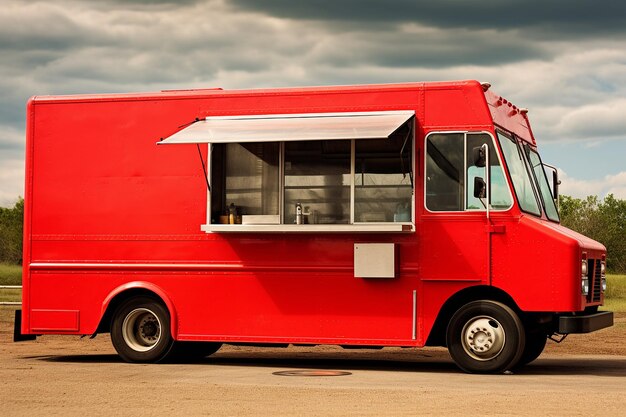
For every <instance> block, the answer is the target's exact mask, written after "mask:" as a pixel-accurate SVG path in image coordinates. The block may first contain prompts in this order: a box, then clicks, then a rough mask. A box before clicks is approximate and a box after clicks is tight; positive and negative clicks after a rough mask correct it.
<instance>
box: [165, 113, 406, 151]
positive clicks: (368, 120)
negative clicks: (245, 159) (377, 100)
mask: <svg viewBox="0 0 626 417" xmlns="http://www.w3.org/2000/svg"><path fill="white" fill-rule="evenodd" d="M414 115H415V112H414V111H382V112H360V113H307V114H265V115H255V116H223V117H207V118H206V119H205V120H200V121H198V122H195V123H194V124H192V125H190V126H187V127H186V128H184V129H182V130H180V131H179V132H176V133H174V134H173V135H172V136H170V137H168V138H165V139H163V140H162V141H160V142H159V144H174V143H230V142H232V143H245V142H282V141H301V140H333V139H334V140H340V139H384V138H388V137H389V136H390V135H391V134H392V133H393V132H394V131H395V130H396V129H398V128H399V127H400V126H402V124H403V123H405V122H406V121H407V120H409V119H410V118H411V117H413V116H414Z"/></svg>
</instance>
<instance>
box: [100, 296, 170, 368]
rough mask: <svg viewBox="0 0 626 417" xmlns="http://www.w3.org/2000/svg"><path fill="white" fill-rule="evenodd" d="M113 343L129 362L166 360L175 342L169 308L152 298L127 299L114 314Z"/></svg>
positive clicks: (112, 326) (112, 325) (112, 324)
mask: <svg viewBox="0 0 626 417" xmlns="http://www.w3.org/2000/svg"><path fill="white" fill-rule="evenodd" d="M111 342H112V343H113V347H115V350H116V351H117V353H118V354H119V355H120V356H121V357H122V359H124V360H125V361H127V362H159V361H161V360H163V359H164V358H165V357H166V356H167V355H168V354H169V352H170V350H171V349H172V346H173V345H174V339H173V338H172V335H171V333H170V315H169V312H168V311H167V308H165V306H164V305H163V304H162V303H161V302H159V301H157V300H154V299H152V298H149V297H134V298H131V299H128V300H126V301H125V302H124V303H122V304H121V305H120V306H119V307H118V309H117V310H116V311H115V314H114V315H113V322H112V323H111Z"/></svg>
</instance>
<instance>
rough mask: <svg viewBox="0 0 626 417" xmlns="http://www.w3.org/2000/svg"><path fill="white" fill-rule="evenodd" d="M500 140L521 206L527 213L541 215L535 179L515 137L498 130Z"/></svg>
mask: <svg viewBox="0 0 626 417" xmlns="http://www.w3.org/2000/svg"><path fill="white" fill-rule="evenodd" d="M498 141H499V142H500V147H501V148H502V153H503V154H504V160H505V161H506V164H507V166H508V168H509V173H510V174H511V180H512V182H513V189H514V190H515V195H516V196H517V201H518V202H519V205H520V208H521V209H522V210H523V211H525V212H527V213H531V214H534V215H536V216H541V209H540V208H539V202H538V201H537V197H536V195H535V189H534V187H533V180H532V179H531V176H530V173H529V172H528V170H527V169H526V163H525V162H524V160H525V158H524V155H523V153H522V151H521V149H520V148H519V146H517V143H515V141H514V140H513V139H511V138H509V137H507V136H506V135H503V134H502V133H501V132H498Z"/></svg>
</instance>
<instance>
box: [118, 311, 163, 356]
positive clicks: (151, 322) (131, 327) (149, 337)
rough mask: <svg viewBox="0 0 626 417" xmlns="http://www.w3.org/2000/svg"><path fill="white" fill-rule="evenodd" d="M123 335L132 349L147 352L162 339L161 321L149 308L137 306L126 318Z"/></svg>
mask: <svg viewBox="0 0 626 417" xmlns="http://www.w3.org/2000/svg"><path fill="white" fill-rule="evenodd" d="M122 336H123V337H124V342H126V344H127V345H128V346H129V347H130V348H131V349H133V350H136V351H137V352H146V351H148V350H150V349H152V348H153V347H154V346H155V345H156V344H157V343H158V342H159V340H160V339H161V322H160V321H159V318H158V317H157V316H156V315H155V314H154V313H153V312H152V311H150V310H148V309H147V308H137V309H135V310H133V311H131V312H130V313H128V315H127V316H126V318H125V319H124V323H123V325H122Z"/></svg>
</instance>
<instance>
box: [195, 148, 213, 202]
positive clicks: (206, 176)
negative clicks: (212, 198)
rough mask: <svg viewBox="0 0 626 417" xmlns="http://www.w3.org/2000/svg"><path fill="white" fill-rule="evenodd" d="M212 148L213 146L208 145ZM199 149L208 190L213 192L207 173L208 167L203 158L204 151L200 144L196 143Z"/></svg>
mask: <svg viewBox="0 0 626 417" xmlns="http://www.w3.org/2000/svg"><path fill="white" fill-rule="evenodd" d="M208 146H211V145H208ZM196 147H197V148H198V156H199V157H200V163H201V164H202V172H203V173H204V180H205V181H206V189H207V190H208V191H209V192H211V184H209V174H208V173H207V172H206V165H204V159H203V158H202V151H201V150H200V144H199V143H196Z"/></svg>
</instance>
